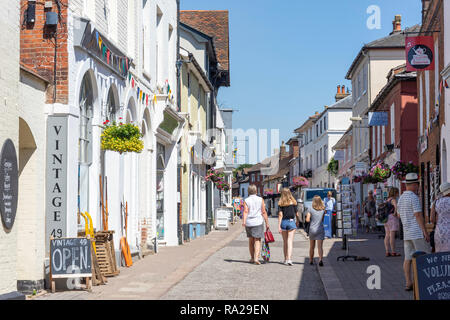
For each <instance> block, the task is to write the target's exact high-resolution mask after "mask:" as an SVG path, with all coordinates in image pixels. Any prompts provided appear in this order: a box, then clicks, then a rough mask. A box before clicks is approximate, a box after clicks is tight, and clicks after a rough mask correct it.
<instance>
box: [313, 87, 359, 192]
mask: <svg viewBox="0 0 450 320" xmlns="http://www.w3.org/2000/svg"><path fill="white" fill-rule="evenodd" d="M351 116H352V96H348V97H346V98H344V99H342V100H339V101H337V102H336V103H335V104H333V105H331V106H329V107H325V110H324V111H323V112H322V113H321V114H320V115H319V116H318V117H317V119H316V120H315V124H314V135H313V137H314V138H313V141H312V145H313V146H314V150H313V151H312V152H313V159H314V161H313V177H312V182H311V186H312V187H315V188H333V187H335V186H336V180H337V179H336V177H334V176H332V175H331V174H330V173H329V172H328V171H327V168H328V163H329V162H330V160H331V158H332V157H333V156H334V151H333V149H332V148H333V146H334V145H335V144H336V143H337V142H338V141H339V140H340V139H341V138H342V136H343V135H344V133H345V132H346V131H347V129H348V127H349V126H350V125H351V121H350V118H351Z"/></svg>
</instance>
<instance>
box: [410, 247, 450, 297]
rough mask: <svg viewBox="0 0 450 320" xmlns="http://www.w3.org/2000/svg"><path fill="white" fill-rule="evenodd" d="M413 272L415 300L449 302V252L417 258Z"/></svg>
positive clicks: (414, 261) (414, 260)
mask: <svg viewBox="0 0 450 320" xmlns="http://www.w3.org/2000/svg"><path fill="white" fill-rule="evenodd" d="M413 270H414V298H415V299H416V300H450V252H439V253H434V254H425V255H421V256H418V257H416V258H414V259H413Z"/></svg>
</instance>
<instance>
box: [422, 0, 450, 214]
mask: <svg viewBox="0 0 450 320" xmlns="http://www.w3.org/2000/svg"><path fill="white" fill-rule="evenodd" d="M443 13H444V5H443V1H442V0H422V27H421V29H420V35H421V36H432V37H433V43H434V48H433V49H434V65H435V68H434V70H426V71H422V70H421V71H418V72H417V93H418V101H419V108H418V131H419V132H418V140H419V144H418V153H419V167H420V179H421V186H420V194H421V199H422V206H423V208H424V213H425V215H427V216H428V215H429V213H430V207H431V205H432V203H433V201H434V199H435V197H436V195H437V191H438V189H439V185H440V183H441V152H442V150H441V147H442V146H441V127H442V126H443V125H444V121H445V95H443V94H441V92H442V88H441V85H440V84H441V81H442V77H441V75H440V73H441V71H442V70H443V69H444V54H443V53H444V35H445V32H444V14H443ZM417 35H419V34H417Z"/></svg>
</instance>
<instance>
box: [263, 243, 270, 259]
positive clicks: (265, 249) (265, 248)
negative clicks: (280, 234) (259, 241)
mask: <svg viewBox="0 0 450 320" xmlns="http://www.w3.org/2000/svg"><path fill="white" fill-rule="evenodd" d="M261 256H262V258H263V260H264V262H269V261H270V247H269V244H268V243H267V242H265V241H264V244H263V247H262V252H261Z"/></svg>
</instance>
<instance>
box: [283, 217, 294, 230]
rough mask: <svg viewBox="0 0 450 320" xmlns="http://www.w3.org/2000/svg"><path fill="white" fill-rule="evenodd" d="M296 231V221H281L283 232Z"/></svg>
mask: <svg viewBox="0 0 450 320" xmlns="http://www.w3.org/2000/svg"><path fill="white" fill-rule="evenodd" d="M296 229H297V224H296V223H295V219H283V220H281V230H283V231H291V230H296Z"/></svg>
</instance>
